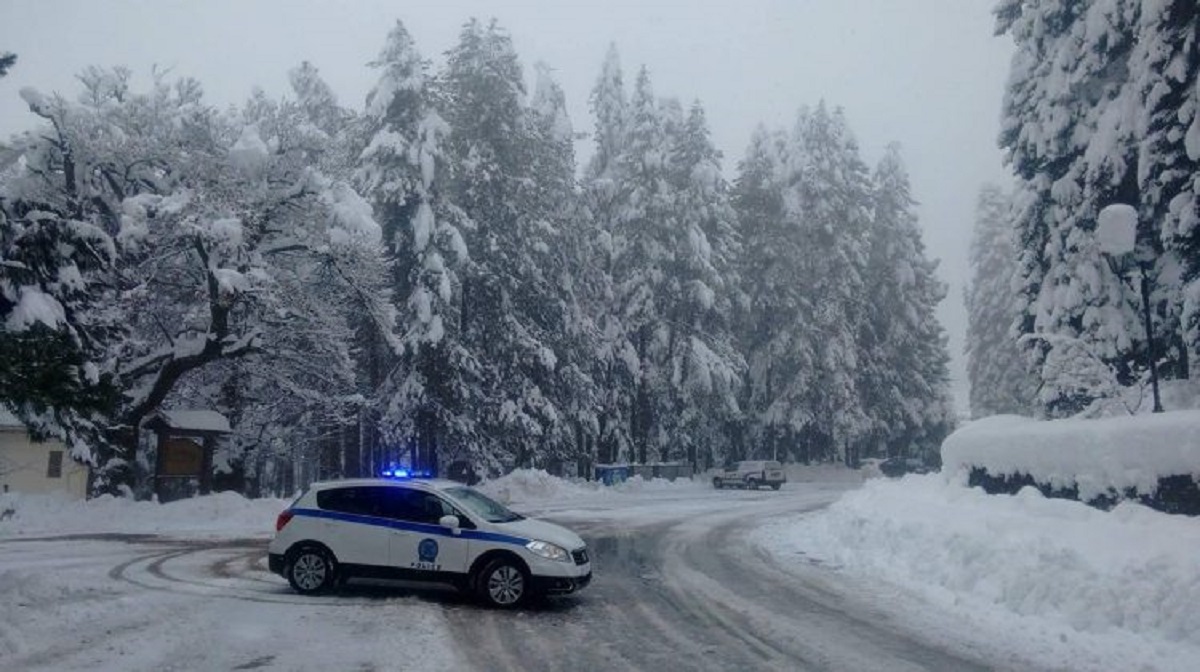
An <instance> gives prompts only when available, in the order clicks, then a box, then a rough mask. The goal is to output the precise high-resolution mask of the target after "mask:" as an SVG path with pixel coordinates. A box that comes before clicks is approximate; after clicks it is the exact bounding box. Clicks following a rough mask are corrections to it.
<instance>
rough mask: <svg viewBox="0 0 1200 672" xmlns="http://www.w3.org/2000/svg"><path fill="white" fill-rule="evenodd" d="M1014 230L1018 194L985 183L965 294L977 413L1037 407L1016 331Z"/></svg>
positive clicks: (970, 376) (977, 209) (969, 370)
mask: <svg viewBox="0 0 1200 672" xmlns="http://www.w3.org/2000/svg"><path fill="white" fill-rule="evenodd" d="M1014 233H1015V231H1014V229H1013V222H1012V198H1011V197H1010V196H1009V195H1008V194H1006V193H1005V192H1004V191H1003V190H1002V189H1001V188H1000V187H998V186H996V185H993V184H989V185H985V186H984V187H983V188H982V189H981V190H980V192H979V199H978V202H977V205H976V207H975V230H974V234H973V236H972V238H971V284H970V286H969V287H967V290H966V292H965V294H964V296H965V299H966V306H967V344H966V355H967V379H968V381H969V383H970V385H971V392H970V399H971V417H973V418H982V417H985V416H988V415H995V414H999V413H1015V414H1018V415H1032V414H1033V412H1034V399H1035V392H1036V385H1035V381H1034V379H1033V377H1032V376H1031V375H1030V372H1029V369H1028V366H1027V363H1026V362H1025V359H1024V357H1023V356H1022V354H1021V351H1020V349H1019V348H1018V347H1017V341H1016V337H1015V336H1014V335H1013V334H1012V332H1011V328H1012V324H1013V320H1014V319H1015V318H1016V304H1015V296H1014V294H1013V291H1012V282H1013V276H1014V274H1015V272H1016V268H1017V266H1016V263H1017V247H1016V244H1015V243H1014V240H1013V235H1014Z"/></svg>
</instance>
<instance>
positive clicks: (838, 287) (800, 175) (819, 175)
mask: <svg viewBox="0 0 1200 672" xmlns="http://www.w3.org/2000/svg"><path fill="white" fill-rule="evenodd" d="M870 205H871V181H870V174H869V171H868V169H867V166H866V164H864V163H863V161H862V159H861V158H860V157H859V154H858V144H857V142H856V141H855V140H854V138H853V135H852V134H851V132H850V129H849V128H848V127H847V125H846V122H845V118H844V116H843V114H842V111H841V110H840V109H837V110H835V111H833V112H829V110H828V109H827V108H826V106H825V104H824V103H823V102H822V103H821V104H820V105H818V106H817V108H816V109H815V110H812V111H809V110H802V111H801V113H800V115H799V117H798V120H797V123H796V128H795V132H794V134H793V136H792V138H791V142H790V147H789V152H788V165H787V184H786V187H785V191H784V207H785V213H786V216H787V218H788V219H789V220H790V221H792V222H794V226H797V227H799V228H800V234H799V235H800V237H801V239H802V240H803V241H804V245H805V247H804V249H803V250H802V256H801V257H800V258H798V259H797V260H796V262H795V263H797V264H798V265H799V267H800V271H799V272H800V274H801V279H802V283H803V286H804V287H805V288H806V293H807V295H808V296H807V298H808V300H809V302H810V304H809V305H810V306H811V313H810V314H809V315H808V316H806V319H807V321H808V328H809V329H811V330H812V333H813V334H814V340H813V341H812V346H811V347H812V350H813V362H812V365H813V371H812V374H811V376H812V377H811V382H810V384H808V386H807V389H806V390H805V392H804V394H805V396H806V398H807V403H806V406H807V407H808V409H809V411H810V413H812V422H811V423H810V424H808V425H807V426H806V427H805V430H804V432H803V435H802V436H801V440H800V442H799V445H800V451H801V455H802V457H805V458H808V457H813V456H818V455H820V456H826V455H839V456H842V457H843V458H845V459H851V455H850V454H849V451H848V449H849V448H850V447H852V446H854V445H856V444H857V442H858V441H859V440H860V439H861V438H862V437H864V436H866V435H867V434H868V433H869V428H868V425H869V421H868V419H867V417H866V415H865V414H864V411H863V407H862V403H861V398H860V390H859V388H858V382H857V381H858V375H859V361H858V347H857V342H856V336H855V335H856V331H857V330H858V329H859V328H860V327H861V325H862V324H863V321H864V316H865V312H866V301H865V293H864V292H865V279H864V269H865V267H866V263H867V252H868V250H867V242H868V238H867V235H868V228H869V225H870ZM802 319H803V318H802Z"/></svg>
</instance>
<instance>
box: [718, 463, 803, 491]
mask: <svg viewBox="0 0 1200 672" xmlns="http://www.w3.org/2000/svg"><path fill="white" fill-rule="evenodd" d="M786 482H787V475H785V474H784V473H783V465H781V464H779V463H778V462H776V461H775V460H747V461H743V462H738V463H737V465H736V466H735V467H734V468H733V469H727V470H725V471H723V472H721V473H719V474H717V475H716V476H713V480H712V483H713V487H714V488H716V489H718V490H720V489H721V488H759V487H762V486H764V485H765V486H769V487H770V488H771V489H772V490H778V489H779V488H780V487H781V486H782V485H783V484H784V483H786Z"/></svg>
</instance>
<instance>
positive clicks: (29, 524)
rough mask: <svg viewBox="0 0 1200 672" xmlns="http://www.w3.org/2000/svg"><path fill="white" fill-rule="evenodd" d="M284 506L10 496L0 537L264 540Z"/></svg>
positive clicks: (240, 500) (228, 499)
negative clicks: (109, 535)
mask: <svg viewBox="0 0 1200 672" xmlns="http://www.w3.org/2000/svg"><path fill="white" fill-rule="evenodd" d="M289 504H290V502H289V501H288V500H283V499H246V498H245V497H242V496H241V495H239V494H236V493H233V492H222V493H217V494H215V495H209V496H206V497H195V498H192V499H182V500H179V501H175V502H170V503H167V504H159V503H157V502H139V501H134V500H130V499H124V498H119V497H107V496H106V497H98V498H96V499H92V500H88V501H78V500H68V499H65V498H62V497H58V496H53V495H13V494H11V493H10V494H9V495H8V499H6V500H5V502H4V503H2V504H0V510H3V509H8V508H11V509H12V511H13V513H12V514H11V515H10V516H8V517H7V518H6V519H0V538H4V537H9V536H18V535H20V536H41V535H51V534H103V533H125V534H130V533H140V534H163V535H168V536H170V535H175V534H179V535H186V536H189V537H196V536H205V535H218V536H228V535H230V534H236V535H249V536H262V537H266V536H270V535H272V534H274V532H275V518H276V516H278V514H279V512H280V511H283V510H284V509H286V508H287V507H288V505H289Z"/></svg>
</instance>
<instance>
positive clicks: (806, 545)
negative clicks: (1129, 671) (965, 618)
mask: <svg viewBox="0 0 1200 672" xmlns="http://www.w3.org/2000/svg"><path fill="white" fill-rule="evenodd" d="M755 541H756V542H757V543H759V544H760V545H762V546H765V547H766V548H768V549H769V550H771V551H772V552H773V553H775V554H777V555H778V556H780V557H781V558H782V559H784V560H785V562H784V563H783V564H785V565H786V564H790V563H794V562H795V559H796V557H797V556H798V555H799V556H806V557H807V558H808V559H809V560H811V561H818V562H824V563H832V564H833V565H835V566H837V567H839V568H840V569H841V571H845V572H848V573H851V574H855V575H859V576H861V577H867V578H869V579H872V580H879V579H882V580H884V581H886V582H888V583H891V584H895V585H900V586H906V587H909V588H911V589H913V590H915V591H916V592H918V593H919V594H922V595H923V596H924V597H925V598H927V599H929V600H930V601H932V602H935V603H939V604H941V605H942V606H944V607H946V608H948V609H952V610H960V611H961V612H963V613H965V614H970V618H972V619H985V620H989V619H990V621H991V622H992V623H994V622H996V620H997V618H998V619H999V621H1000V622H1007V623H1009V624H1010V625H1011V624H1012V623H1015V622H1025V623H1026V624H1028V622H1029V619H1031V618H1032V619H1035V622H1036V623H1037V624H1038V625H1036V627H1034V628H1032V630H1035V631H1038V630H1046V631H1047V632H1054V633H1055V637H1054V638H1053V639H1054V640H1055V641H1057V639H1059V638H1066V637H1070V636H1072V632H1076V633H1078V632H1083V633H1096V634H1097V635H1098V637H1097V641H1099V642H1104V641H1108V640H1107V638H1108V637H1109V636H1118V638H1124V639H1123V640H1122V641H1125V644H1128V643H1129V642H1128V638H1129V637H1130V636H1131V633H1132V635H1136V637H1134V639H1135V640H1136V641H1140V642H1142V643H1147V642H1148V643H1147V644H1146V648H1145V650H1144V651H1142V650H1139V651H1138V652H1134V653H1133V655H1134V657H1135V658H1137V657H1138V656H1142V655H1146V656H1156V655H1158V653H1155V652H1156V651H1157V648H1156V647H1157V644H1155V642H1158V643H1162V642H1163V641H1164V640H1165V641H1167V642H1175V643H1180V644H1182V645H1185V646H1186V647H1187V648H1188V649H1189V650H1190V651H1191V654H1193V655H1194V654H1196V653H1200V650H1197V649H1191V648H1190V647H1192V646H1197V647H1200V553H1197V549H1200V525H1197V524H1196V521H1195V520H1194V519H1189V518H1184V517H1182V516H1172V515H1167V514H1163V513H1159V512H1156V511H1153V510H1150V509H1148V508H1146V507H1143V506H1141V505H1138V504H1132V503H1124V504H1120V505H1118V506H1117V507H1116V508H1115V509H1113V511H1111V512H1107V513H1106V512H1103V511H1099V510H1096V509H1093V508H1091V507H1088V506H1086V505H1084V504H1081V503H1079V502H1074V501H1070V500H1063V499H1046V498H1044V497H1043V496H1042V495H1041V494H1040V493H1039V492H1038V491H1037V490H1036V489H1034V488H1026V489H1024V490H1022V491H1021V492H1020V493H1018V494H1017V495H1015V496H994V495H987V494H985V493H984V492H983V491H982V490H981V489H979V488H966V487H962V486H961V485H957V484H955V483H953V482H948V479H946V478H945V477H944V476H942V475H940V474H929V475H925V476H912V475H910V476H906V477H904V478H903V479H900V480H872V481H868V482H867V483H866V484H865V485H864V486H863V487H862V488H861V489H859V490H856V491H852V492H850V493H848V494H846V495H845V496H844V497H843V498H842V499H841V500H839V501H838V502H836V503H835V504H833V505H832V506H830V507H829V508H828V509H826V510H824V511H820V512H817V513H814V514H809V515H806V516H803V517H800V518H797V519H792V520H784V521H780V522H777V523H773V524H771V525H769V526H767V527H765V528H763V529H761V530H760V531H758V532H757V533H756V537H755ZM1037 619H1041V620H1037ZM1029 629H1030V628H1026V630H1029ZM1013 630H1019V628H1010V632H1011V631H1013ZM1063 641H1064V642H1065V641H1066V639H1063ZM1112 645H1113V646H1114V647H1115V646H1117V644H1116V643H1113V644H1112ZM1130 653H1131V652H1130V651H1126V654H1125V655H1129V654H1130ZM1184 660H1187V661H1191V662H1188V663H1187V664H1186V665H1185V666H1184V667H1182V668H1180V669H1187V666H1189V665H1191V664H1192V663H1193V662H1194V659H1191V658H1186V657H1185V658H1184ZM1146 662H1147V660H1146V659H1143V663H1146ZM1110 663H1112V661H1110ZM1114 665H1115V664H1114ZM1164 665H1165V667H1170V668H1173V667H1174V664H1164ZM1075 666H1076V665H1074V664H1072V665H1070V667H1075ZM1116 667H1119V665H1118V666H1116ZM1154 667H1156V665H1153V664H1151V665H1149V666H1148V669H1152V668H1154Z"/></svg>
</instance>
